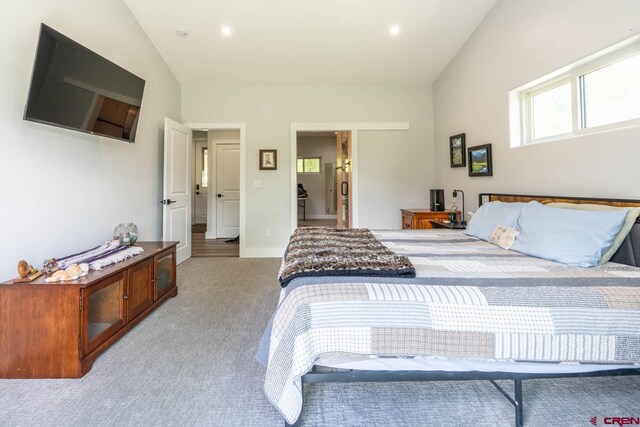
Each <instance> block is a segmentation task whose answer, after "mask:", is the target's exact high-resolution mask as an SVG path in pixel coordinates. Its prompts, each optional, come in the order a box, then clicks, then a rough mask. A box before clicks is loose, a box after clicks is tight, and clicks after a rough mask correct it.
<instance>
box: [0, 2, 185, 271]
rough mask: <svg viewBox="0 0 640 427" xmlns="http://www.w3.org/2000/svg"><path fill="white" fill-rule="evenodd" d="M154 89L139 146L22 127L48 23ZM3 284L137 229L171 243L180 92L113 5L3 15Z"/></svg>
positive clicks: (16, 8) (62, 5)
mask: <svg viewBox="0 0 640 427" xmlns="http://www.w3.org/2000/svg"><path fill="white" fill-rule="evenodd" d="M41 22H44V23H45V24H47V25H49V26H51V27H53V28H54V29H56V30H58V31H60V32H62V33H63V34H65V35H67V36H69V37H70V38H72V39H74V40H76V41H77V42H79V43H81V44H83V45H84V46H86V47H88V48H89V49H92V50H93V51H95V52H97V53H99V54H100V55H102V56H105V57H106V58H107V59H109V60H111V61H113V62H115V63H116V64H118V65H120V66H122V67H124V68H126V69H128V70H129V71H131V72H132V73H134V74H136V75H138V76H139V77H141V78H143V79H144V80H146V87H145V92H144V98H143V103H142V108H141V115H140V122H139V125H138V133H137V138H136V143H135V144H128V143H125V142H119V141H116V140H112V139H107V138H100V137H95V136H91V135H85V134H82V133H78V132H73V131H68V130H64V129H58V128H54V127H51V126H45V125H40V124H36V123H32V122H26V121H24V120H22V114H23V110H24V106H25V102H26V99H27V93H28V88H29V81H30V78H31V70H32V66H33V59H34V57H35V50H36V44H37V40H38V31H39V26H40V23H41ZM0 23H1V24H2V29H3V35H2V42H1V43H0V57H1V58H2V61H0V93H1V94H2V96H0V128H1V129H2V133H1V134H0V183H1V184H0V200H2V202H1V205H0V224H1V226H2V231H3V232H2V238H1V239H0V255H1V256H0V279H2V280H4V279H9V278H11V277H15V275H16V265H17V262H18V260H20V259H26V260H27V261H29V262H30V263H32V264H33V265H34V266H36V267H41V266H42V261H43V260H44V259H45V258H51V257H61V256H64V255H68V254H70V253H73V252H74V251H79V250H82V249H88V248H90V247H92V246H94V245H97V244H100V243H102V242H104V241H105V240H107V239H110V238H111V237H112V233H113V229H114V228H115V226H116V225H117V224H118V223H120V222H124V221H133V222H135V223H136V224H137V225H138V226H139V229H140V239H141V240H157V239H159V238H160V237H161V224H162V217H161V213H162V211H161V209H160V203H159V201H160V199H161V195H162V194H161V193H162V190H161V184H162V138H163V119H164V117H165V116H166V117H171V118H173V119H179V118H180V85H179V84H178V81H177V80H176V79H175V77H174V76H173V74H172V73H171V72H170V71H169V69H168V67H167V66H166V64H165V63H164V61H163V60H162V59H161V57H160V55H159V54H158V53H157V51H156V50H155V48H154V47H153V46H152V44H151V43H150V41H149V40H148V39H147V37H146V35H145V34H144V33H143V31H142V29H141V28H140V26H139V25H138V23H137V22H136V21H135V19H134V18H133V16H132V15H131V13H130V12H129V9H128V8H127V7H126V6H125V5H124V3H122V2H121V1H117V0H116V1H113V0H96V1H90V2H87V1H81V0H59V1H48V0H23V1H20V2H9V3H7V4H5V5H4V6H3V11H2V15H1V16H0Z"/></svg>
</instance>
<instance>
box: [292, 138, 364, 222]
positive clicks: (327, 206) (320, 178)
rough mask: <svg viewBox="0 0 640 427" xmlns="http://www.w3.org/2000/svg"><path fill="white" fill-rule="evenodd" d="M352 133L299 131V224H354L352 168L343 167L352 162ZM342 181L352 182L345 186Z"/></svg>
mask: <svg viewBox="0 0 640 427" xmlns="http://www.w3.org/2000/svg"><path fill="white" fill-rule="evenodd" d="M350 135H351V132H350V131H339V130H331V131H298V132H297V134H296V161H295V166H294V167H295V177H296V187H297V193H298V194H297V206H296V207H297V217H296V219H297V221H296V225H297V226H298V227H309V226H324V227H340V228H346V227H349V226H350V225H351V221H350V219H349V218H350V217H349V215H350V213H351V210H350V209H349V202H350V200H351V198H350V197H349V190H350V189H351V188H353V187H351V186H349V183H350V175H349V172H350V169H347V171H346V172H345V171H343V170H342V169H343V166H342V165H343V164H349V165H350V164H351V157H350V154H351V148H350V147H351V136H350ZM343 138H345V141H344V143H343V141H342V140H343ZM343 152H344V153H347V154H348V155H349V158H348V159H347V158H346V157H344V156H343V155H342V153H343ZM341 180H346V182H348V183H347V184H344V185H342V184H341V182H342V181H341ZM343 193H344V195H345V196H342V194H343ZM344 212H346V216H345V214H344ZM345 218H346V219H345Z"/></svg>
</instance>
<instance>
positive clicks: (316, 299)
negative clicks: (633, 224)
mask: <svg viewBox="0 0 640 427" xmlns="http://www.w3.org/2000/svg"><path fill="white" fill-rule="evenodd" d="M374 235H375V237H376V238H377V239H378V241H380V242H381V243H382V244H384V245H385V246H386V247H387V248H389V249H390V250H392V251H393V252H395V253H396V254H399V255H403V256H406V257H408V259H409V260H410V261H411V263H412V264H413V265H414V266H415V268H416V276H417V277H415V278H413V279H411V278H385V277H380V278H373V277H307V278H300V279H296V280H293V281H292V282H291V284H290V285H289V286H288V287H287V288H286V289H283V291H282V292H283V293H282V297H281V302H280V304H279V306H278V309H277V310H276V312H275V314H274V316H273V318H272V321H271V322H270V326H269V327H268V328H267V331H265V337H264V340H263V345H261V350H262V351H260V350H259V354H258V359H259V360H262V361H263V362H264V363H265V364H266V366H267V370H266V377H265V386H264V389H265V392H266V395H267V397H268V398H269V400H270V401H271V402H272V403H273V404H274V405H275V406H276V407H277V408H278V409H279V410H280V411H281V412H282V414H283V415H284V417H285V418H286V420H287V421H288V422H289V423H293V422H295V420H296V419H297V418H298V416H299V414H300V411H301V408H302V396H301V393H300V390H301V377H302V375H304V374H305V373H307V372H309V371H310V369H311V368H312V366H313V365H314V363H315V362H316V360H318V358H320V357H322V356H326V355H332V354H350V355H353V354H356V355H365V356H387V357H415V356H421V357H437V358H469V359H478V358H480V359H488V360H498V361H499V360H509V361H529V362H531V361H533V362H559V363H564V362H571V363H590V364H594V363H595V364H598V363H603V364H621V365H623V364H634V363H640V268H636V267H629V266H625V265H622V264H615V263H607V264H605V265H602V266H598V267H593V268H581V267H572V266H567V265H564V264H559V263H556V262H552V261H547V260H543V259H539V258H533V257H529V256H525V255H522V254H519V253H516V252H513V251H507V250H504V249H501V248H500V247H498V246H494V245H492V244H489V243H487V242H484V241H482V240H479V239H476V238H473V237H469V236H467V235H465V234H463V233H462V232H460V231H456V230H407V231H401V232H400V231H379V232H374ZM621 367H623V366H621Z"/></svg>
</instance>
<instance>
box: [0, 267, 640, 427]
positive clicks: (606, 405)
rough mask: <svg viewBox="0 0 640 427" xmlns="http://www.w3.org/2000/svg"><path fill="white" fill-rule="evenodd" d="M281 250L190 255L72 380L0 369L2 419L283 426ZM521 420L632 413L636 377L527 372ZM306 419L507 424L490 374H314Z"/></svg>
mask: <svg viewBox="0 0 640 427" xmlns="http://www.w3.org/2000/svg"><path fill="white" fill-rule="evenodd" d="M278 266H279V260H275V259H261V260H248V259H237V258H236V259H233V258H200V259H192V260H189V261H187V262H186V263H185V264H183V265H181V266H180V267H179V268H178V283H179V288H180V290H179V293H178V297H177V298H174V299H171V300H169V301H167V302H166V303H165V304H164V305H163V306H162V307H160V308H159V309H158V310H156V311H155V312H154V313H153V314H152V315H151V316H150V317H148V318H147V319H145V320H144V321H143V322H142V323H140V324H139V325H138V326H137V327H136V328H134V329H133V330H132V331H131V332H130V333H129V334H127V335H126V336H124V337H123V338H122V339H121V340H120V341H119V342H117V343H116V344H115V345H114V346H113V347H112V348H110V349H109V350H107V352H106V353H104V354H103V355H102V356H101V357H99V358H98V360H97V361H96V363H95V365H94V367H93V370H92V371H91V372H90V373H89V374H88V375H86V376H85V377H84V378H82V379H79V380H27V381H24V380H0V425H3V426H5V425H6V426H88V425H92V426H148V425H153V426H171V425H175V426H178V425H180V426H281V425H282V420H281V418H280V416H279V414H278V412H277V411H276V410H275V409H274V408H273V407H272V406H271V405H270V404H269V402H268V401H267V400H266V399H265V397H264V394H263V393H262V381H263V378H264V369H263V367H262V366H261V365H260V364H258V362H256V361H255V359H254V353H255V349H256V346H257V343H258V340H259V338H260V335H261V334H262V329H263V327H264V326H265V324H266V323H267V320H268V318H269V316H270V314H271V311H272V310H273V308H274V307H275V304H276V301H277V296H278V292H279V286H278V283H277V281H276V279H275V276H276V273H277V270H278ZM524 396H525V425H526V426H542V425H545V426H549V425H551V426H552V425H563V426H567V425H576V426H586V425H590V424H589V419H590V418H591V417H593V416H597V417H598V420H599V421H600V424H601V421H602V418H603V417H605V416H636V417H638V416H640V377H635V378H598V379H565V380H538V381H528V382H525V385H524ZM305 398H306V409H305V412H304V414H303V417H304V420H305V422H304V425H305V426H373V425H379V426H389V425H403V426H440V425H473V426H496V425H505V426H508V425H513V410H512V407H511V406H510V405H509V404H508V402H507V401H506V400H505V399H504V398H503V397H502V396H501V395H500V394H499V393H498V391H497V390H495V389H494V388H493V386H492V385H491V384H489V383H488V382H480V381H473V382H437V383H414V384H409V383H393V384H391V383H389V384H384V385H380V384H324V385H317V386H309V387H307V389H306V397H305Z"/></svg>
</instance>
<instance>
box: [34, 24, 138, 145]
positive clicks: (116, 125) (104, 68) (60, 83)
mask: <svg viewBox="0 0 640 427" xmlns="http://www.w3.org/2000/svg"><path fill="white" fill-rule="evenodd" d="M144 83H145V82H144V80H142V79H141V78H140V77H137V76H135V75H133V74H131V73H130V72H128V71H127V70H125V69H124V68H122V67H119V66H118V65H116V64H114V63H113V62H111V61H109V60H107V59H105V58H103V57H102V56H100V55H98V54H97V53H95V52H92V51H91V50H89V49H87V48H86V47H84V46H82V45H80V44H79V43H76V42H74V41H73V40H71V39H70V38H68V37H66V36H64V35H63V34H60V33H59V32H57V31H55V30H54V29H52V28H50V27H48V26H46V25H44V24H42V25H41V27H40V40H39V41H38V50H37V52H36V59H35V63H34V66H33V75H32V77H31V86H30V88H29V98H28V99H27V106H26V108H25V113H24V119H25V120H30V121H34V122H38V123H45V124H49V125H53V126H59V127H63V128H67V129H73V130H79V131H82V132H87V133H91V134H95V135H102V136H106V137H110V138H117V139H121V140H125V141H128V142H134V141H135V138H136V129H137V126H138V117H139V115H140V105H141V104H142V93H143V92H144Z"/></svg>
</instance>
